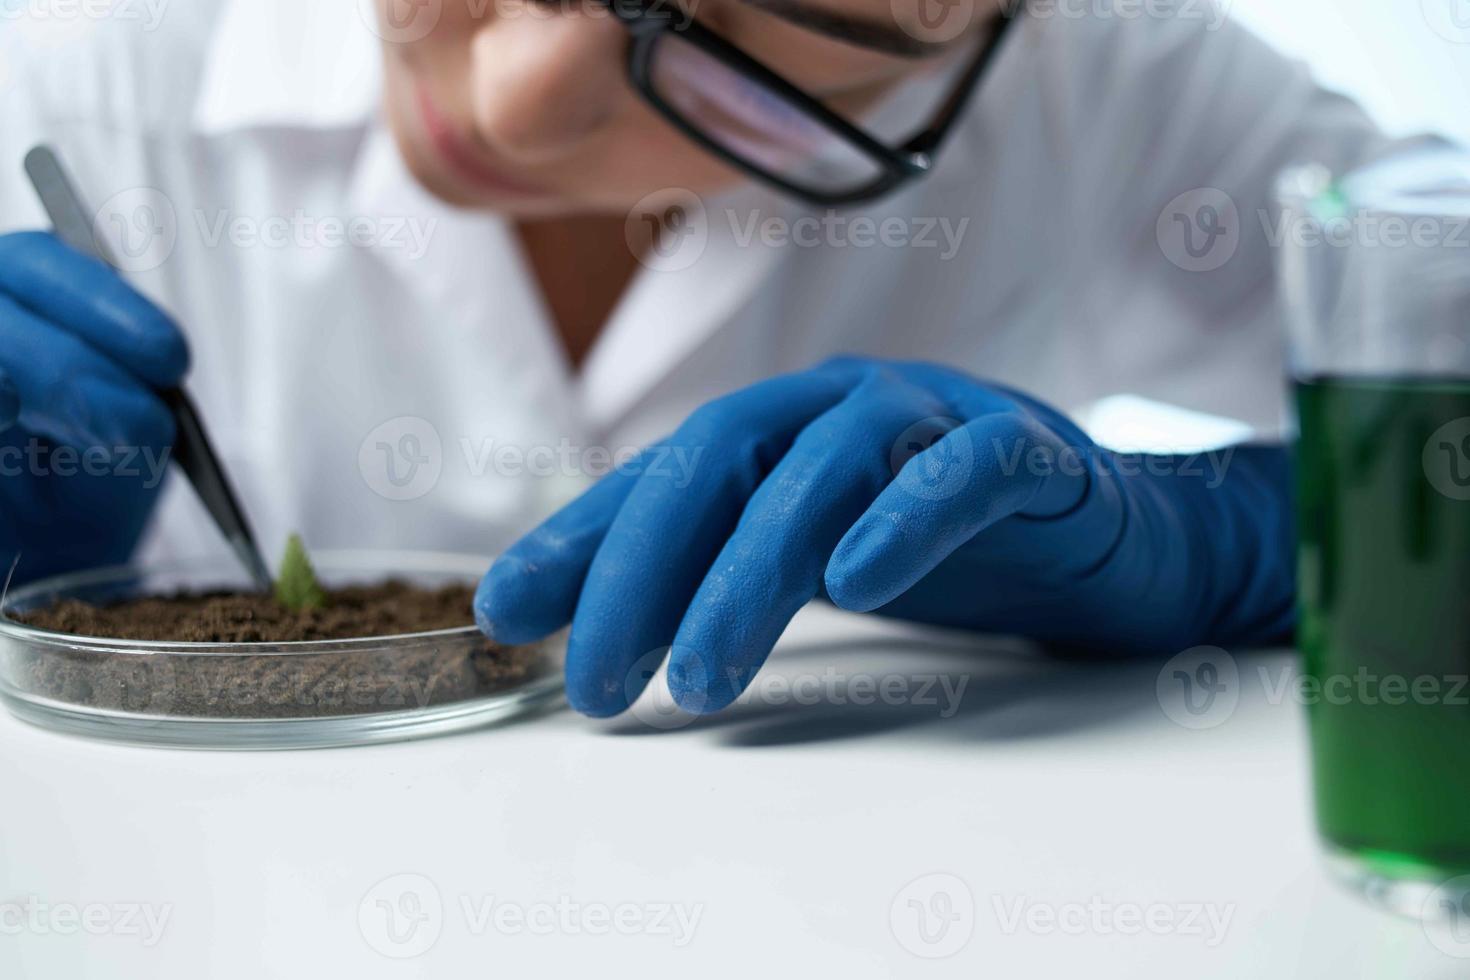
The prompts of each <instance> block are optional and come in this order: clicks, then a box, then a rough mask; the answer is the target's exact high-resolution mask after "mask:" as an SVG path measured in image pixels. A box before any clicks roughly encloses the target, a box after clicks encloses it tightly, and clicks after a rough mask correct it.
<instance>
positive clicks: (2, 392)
mask: <svg viewBox="0 0 1470 980" xmlns="http://www.w3.org/2000/svg"><path fill="white" fill-rule="evenodd" d="M19 415H20V393H19V392H18V391H16V390H15V383H14V382H13V381H11V380H10V378H9V377H7V376H6V374H5V372H4V371H0V432H4V431H5V430H6V429H8V428H10V427H11V426H12V425H14V424H15V420H16V418H17V416H19Z"/></svg>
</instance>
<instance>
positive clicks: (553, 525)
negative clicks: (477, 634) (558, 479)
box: [475, 451, 649, 644]
mask: <svg viewBox="0 0 1470 980" xmlns="http://www.w3.org/2000/svg"><path fill="white" fill-rule="evenodd" d="M648 455H649V452H648V451H645V452H644V453H642V454H640V456H639V457H638V459H637V460H635V461H633V463H632V464H630V465H629V466H626V467H623V468H620V469H618V470H617V471H615V472H612V473H609V474H608V475H606V476H604V477H603V478H602V479H601V480H599V481H598V482H597V484H596V485H595V486H593V487H592V488H591V489H589V490H588V491H587V492H586V493H584V494H582V496H580V497H578V498H577V499H576V500H574V501H572V502H571V503H570V504H568V505H566V506H565V507H563V508H562V509H561V510H559V511H557V512H556V513H555V514H553V515H552V516H551V517H550V518H548V519H547V520H546V521H545V523H543V524H541V525H540V526H539V527H537V528H536V529H535V530H533V531H531V532H530V533H528V534H527V535H525V536H524V537H522V538H521V539H520V540H519V541H517V542H516V543H515V544H513V545H511V547H510V548H508V549H507V550H506V551H505V553H504V554H503V555H501V556H500V557H499V558H498V559H496V561H495V563H494V564H493V565H491V566H490V570H489V571H488V572H486V573H485V577H484V578H483V579H481V580H480V587H479V588H478V589H477V590H476V592H475V621H476V622H477V623H478V624H479V626H480V629H481V630H482V631H484V633H485V635H486V636H488V637H490V638H491V639H493V640H495V641H496V642H498V643H509V644H518V643H534V642H536V641H537V640H540V639H542V638H543V637H546V636H550V635H551V634H552V633H555V632H556V631H557V630H559V629H561V628H562V627H563V626H565V625H567V623H570V622H571V621H572V614H573V613H574V612H576V609H577V596H578V595H580V594H581V592H582V583H583V582H584V581H585V580H586V578H587V569H588V567H590V566H591V564H592V556H593V555H595V554H596V553H597V547H598V545H600V544H601V543H602V539H603V537H605V536H606V534H607V529H608V527H610V526H611V525H612V522H613V518H614V517H616V516H617V513H618V510H619V509H621V508H622V506H623V501H624V500H626V499H627V497H628V493H629V492H630V491H631V490H632V489H633V485H634V484H635V483H636V482H637V481H638V475H639V474H640V473H641V472H642V471H643V469H645V468H646V466H647V464H646V462H645V459H646V458H647V457H648Z"/></svg>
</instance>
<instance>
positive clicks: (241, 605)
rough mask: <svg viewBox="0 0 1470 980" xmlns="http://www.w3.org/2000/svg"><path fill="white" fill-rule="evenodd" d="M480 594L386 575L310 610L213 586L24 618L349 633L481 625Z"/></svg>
mask: <svg viewBox="0 0 1470 980" xmlns="http://www.w3.org/2000/svg"><path fill="white" fill-rule="evenodd" d="M473 597H474V589H473V588H471V587H470V586H468V585H449V586H445V587H443V588H440V589H419V588H415V587H413V586H411V585H409V584H407V583H405V582H385V583H383V584H382V585H372V586H358V587H354V588H348V589H339V590H336V591H333V592H330V593H328V595H327V605H326V607H325V608H322V609H307V610H304V611H302V612H292V611H290V610H289V609H287V608H285V607H284V606H282V605H281V604H280V603H278V602H276V600H275V598H274V597H272V596H269V595H263V594H243V595H242V594H240V593H234V592H211V593H205V594H201V595H175V596H161V597H158V598H148V599H135V600H133V601H131V602H124V603H119V604H118V605H115V606H94V605H91V604H90V603H86V602H78V601H77V600H75V599H68V600H66V601H64V602H60V603H57V604H56V605H54V606H51V607H49V608H47V609H42V610H39V611H37V612H34V613H31V614H29V615H22V616H18V617H17V619H19V621H20V622H22V623H25V624H26V625H27V626H34V627H36V628H37V629H43V630H50V631H51V632H53V633H71V634H72V635H74V636H102V637H107V638H109V639H117V640H166V641H173V640H182V641H186V642H191V643H282V642H287V641H292V640H349V639H352V638H353V637H358V636H398V635H401V634H403V633H426V632H429V631H431V630H443V629H454V628H456V627H460V626H473V625H474V617H473V615H472V614H471V612H470V602H471V600H472V599H473Z"/></svg>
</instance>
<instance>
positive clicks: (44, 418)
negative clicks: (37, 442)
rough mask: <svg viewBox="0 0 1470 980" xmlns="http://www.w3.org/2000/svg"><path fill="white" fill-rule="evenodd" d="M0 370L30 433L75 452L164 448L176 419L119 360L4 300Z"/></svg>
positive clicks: (0, 323) (0, 309) (0, 313)
mask: <svg viewBox="0 0 1470 980" xmlns="http://www.w3.org/2000/svg"><path fill="white" fill-rule="evenodd" d="M0 371H3V372H5V374H6V375H7V376H8V377H9V378H10V381H11V383H12V385H13V386H14V388H15V392H16V399H17V402H18V407H19V413H18V421H19V422H20V424H21V425H23V426H24V427H25V428H26V429H27V430H29V431H31V432H34V433H36V434H37V435H40V436H44V437H46V438H48V439H51V440H54V441H55V442H58V443H64V444H66V445H69V446H73V447H75V448H78V449H88V448H91V447H94V446H101V447H106V448H117V447H127V446H138V447H143V446H166V445H168V444H170V443H171V442H172V441H173V436H174V426H173V418H172V416H170V415H169V412H168V408H167V407H166V406H165V405H164V404H163V401H162V400H161V399H159V398H158V396H157V395H156V394H155V393H154V392H153V391H152V390H151V389H149V388H148V387H147V386H146V385H144V384H143V382H141V381H140V380H138V379H137V378H136V377H134V376H133V375H131V374H129V373H128V372H127V371H125V370H123V369H122V368H121V367H119V366H118V365H117V362H115V361H113V360H111V359H109V358H108V357H106V356H104V355H102V354H101V353H99V352H98V351H96V350H95V349H93V348H92V347H91V346H90V345H88V344H87V343H85V342H83V341H82V340H81V339H79V338H78V337H77V336H76V335H74V334H71V333H68V332H67V331H66V330H63V329H62V328H61V327H58V326H56V325H54V324H52V323H50V322H48V321H46V320H43V319H41V318H40V317H38V316H36V315H35V314H33V313H31V312H30V311H28V310H25V309H22V308H21V307H19V306H17V305H16V304H15V303H14V302H12V301H11V300H10V299H8V298H7V297H5V296H3V295H0Z"/></svg>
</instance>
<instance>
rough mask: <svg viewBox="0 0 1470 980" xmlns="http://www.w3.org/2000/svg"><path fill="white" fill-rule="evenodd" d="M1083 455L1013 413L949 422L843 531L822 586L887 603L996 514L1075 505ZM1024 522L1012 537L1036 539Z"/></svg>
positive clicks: (867, 602) (868, 602) (839, 599)
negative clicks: (939, 436)
mask: <svg viewBox="0 0 1470 980" xmlns="http://www.w3.org/2000/svg"><path fill="white" fill-rule="evenodd" d="M1085 462H1086V461H1085V460H1083V459H1082V457H1081V455H1080V453H1078V451H1076V450H1074V449H1072V448H1070V447H1069V446H1068V445H1067V444H1066V443H1064V442H1063V441H1062V439H1061V438H1060V437H1059V436H1057V434H1056V433H1054V432H1052V431H1051V430H1050V429H1048V428H1047V427H1045V426H1044V425H1042V424H1041V423H1040V422H1038V421H1037V420H1035V419H1032V418H1031V417H1030V416H1028V415H1023V414H1021V413H1019V412H1013V411H1007V412H1000V413H997V414H993V415H986V416H983V417H981V418H978V419H975V420H974V421H972V422H970V423H968V424H966V425H963V426H960V427H958V428H956V429H954V430H953V431H951V432H950V433H948V434H947V435H945V436H944V437H943V438H942V439H940V440H939V441H938V442H936V443H935V444H934V445H933V446H932V447H930V448H929V449H928V450H926V451H925V452H922V453H920V454H918V455H917V456H914V457H913V458H912V459H910V460H909V461H908V463H907V464H905V466H904V468H903V469H902V470H901V471H900V472H899V475H898V478H897V479H896V480H894V481H893V483H892V484H890V485H889V486H888V487H887V488H886V489H885V490H884V491H883V493H882V495H881V496H879V497H878V499H877V500H876V501H874V502H873V505H872V506H871V507H870V508H868V510H867V511H866V512H865V513H864V514H863V515H862V516H861V517H860V518H858V520H857V521H856V522H855V523H854V524H853V525H852V526H851V528H850V529H849V530H848V531H847V533H846V534H844V535H843V536H842V540H841V542H840V543H838V545H837V547H836V549H835V550H834V551H833V552H832V558H831V561H830V562H829V563H828V565H827V570H826V575H825V582H826V587H827V595H828V596H829V597H830V598H831V599H832V601H833V602H834V603H836V604H837V605H839V606H841V607H842V608H844V609H851V610H854V611H858V612H868V611H871V610H873V609H877V608H878V607H880V606H883V605H886V604H887V603H889V602H891V601H893V600H894V599H896V598H897V597H898V596H900V595H902V594H903V593H904V592H906V591H908V590H909V589H910V588H912V587H913V586H914V584H915V583H916V582H918V581H919V580H920V579H921V578H923V577H924V576H925V575H928V574H929V573H930V572H931V571H933V570H934V568H935V567H936V566H937V565H939V563H940V562H942V561H944V559H946V558H948V557H949V556H950V555H951V554H953V553H954V551H955V549H957V548H959V547H960V546H961V545H963V544H966V543H967V542H969V541H970V540H971V539H973V538H974V537H975V536H976V535H977V534H979V533H981V532H982V531H984V530H985V529H986V528H989V527H991V526H992V525H994V524H996V523H997V522H998V521H1001V520H1003V519H1004V518H1007V517H1012V516H1014V515H1030V516H1034V517H1052V516H1054V515H1057V514H1061V513H1064V512H1066V511H1067V510H1068V509H1070V508H1071V507H1073V506H1075V505H1076V504H1077V502H1078V501H1080V500H1081V499H1082V497H1083V495H1084V494H1085V492H1086V489H1087V486H1088V477H1087V473H1086V470H1085ZM1024 531H1025V528H1024V527H1021V528H1019V532H1021V533H1018V536H1017V538H1016V540H1015V541H1013V542H1012V544H1013V545H1015V546H1016V547H1018V548H1022V549H1025V548H1028V547H1034V546H1035V544H1036V542H1034V541H1031V540H1029V539H1028V537H1027V536H1026V535H1025V534H1024ZM997 544H999V542H997Z"/></svg>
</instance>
